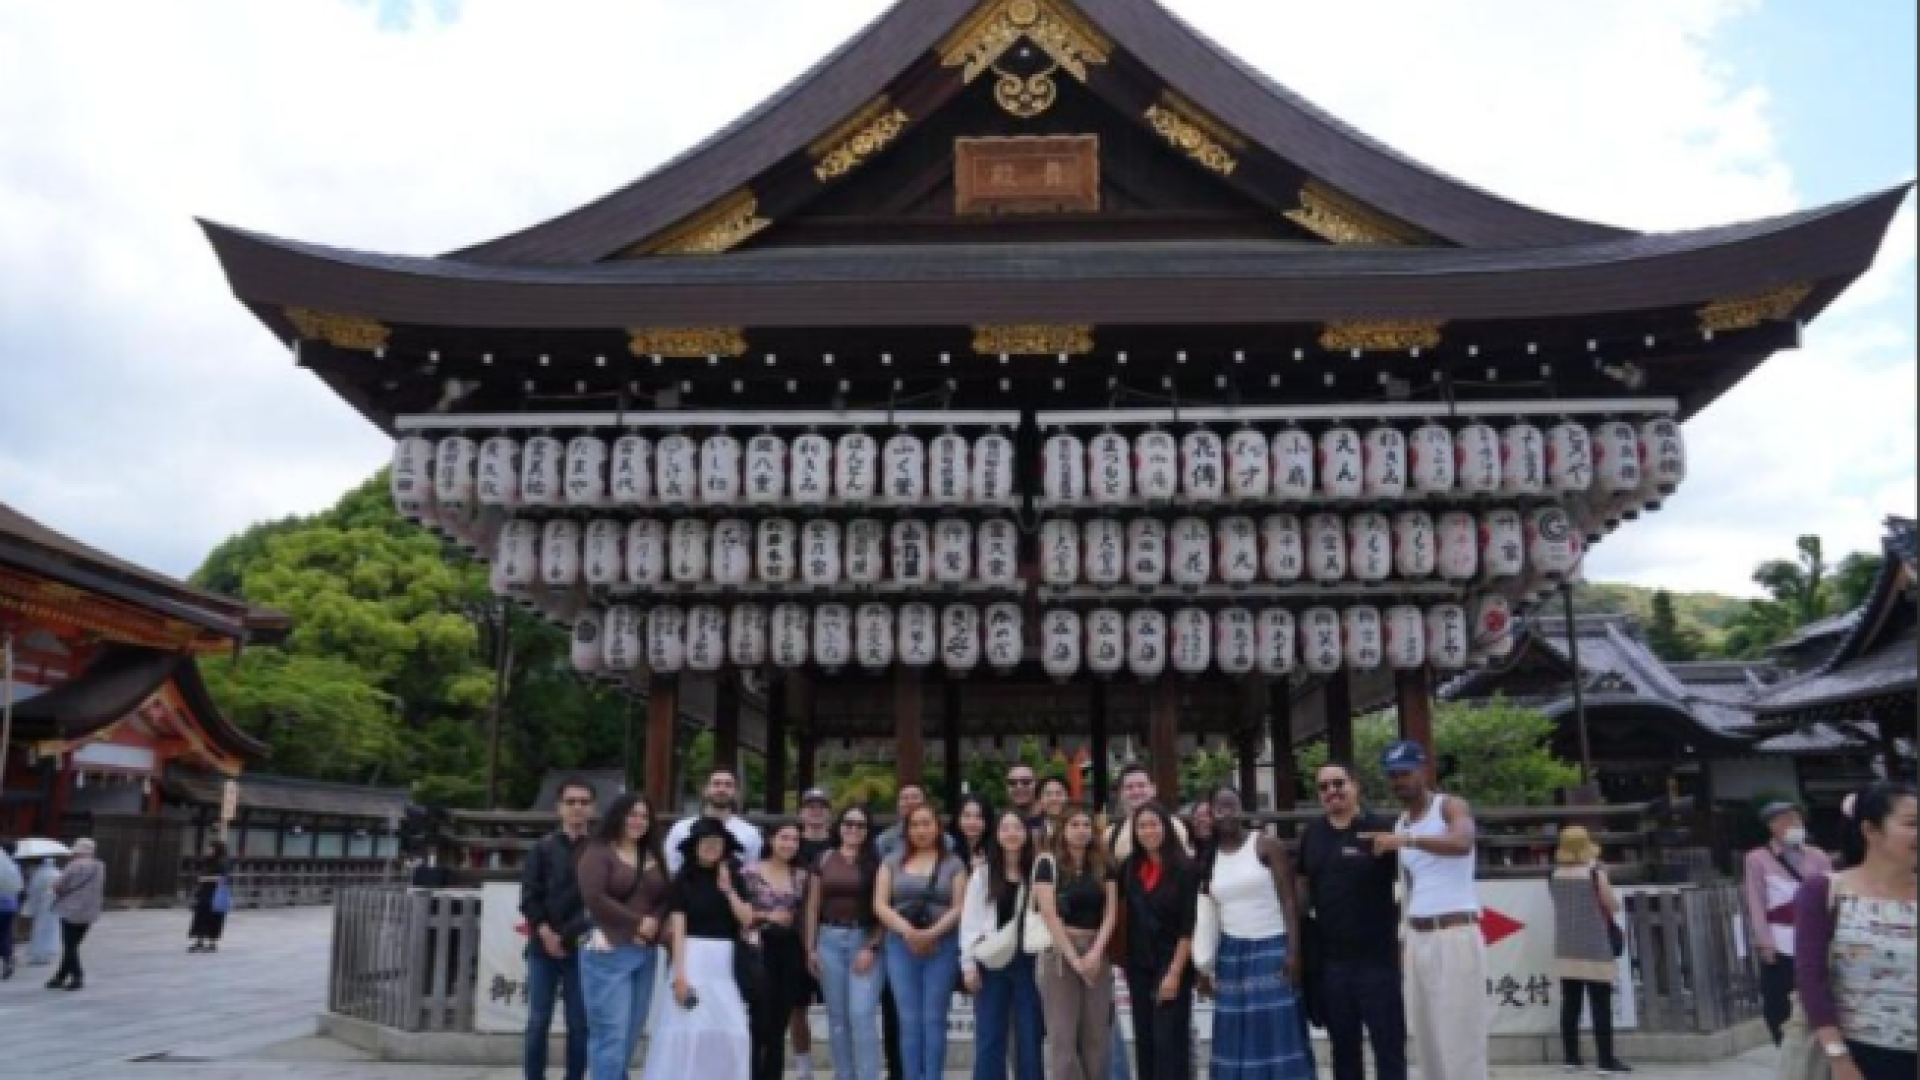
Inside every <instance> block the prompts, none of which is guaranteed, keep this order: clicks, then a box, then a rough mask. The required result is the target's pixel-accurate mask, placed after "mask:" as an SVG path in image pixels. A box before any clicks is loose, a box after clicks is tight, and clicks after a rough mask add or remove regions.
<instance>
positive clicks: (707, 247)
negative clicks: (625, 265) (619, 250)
mask: <svg viewBox="0 0 1920 1080" xmlns="http://www.w3.org/2000/svg"><path fill="white" fill-rule="evenodd" d="M772 224H773V221H772V220H771V219H770V218H763V217H761V216H760V200H759V199H757V198H755V197H754V194H753V192H751V191H746V190H742V191H737V192H735V193H733V194H732V195H729V196H727V197H726V198H724V199H721V200H720V201H719V202H717V203H714V204H713V206H711V207H710V208H708V209H706V210H704V211H702V212H701V213H699V214H697V215H695V216H693V217H691V218H688V219H687V221H686V222H685V223H684V224H682V225H679V226H677V227H675V228H674V229H673V230H671V231H669V232H667V233H666V234H664V235H663V236H662V237H661V238H660V239H658V240H651V241H648V242H647V243H646V244H644V245H642V246H641V248H640V249H639V251H638V252H636V253H637V254H647V255H718V254H719V253H721V252H723V251H731V250H733V249H734V248H737V247H739V246H740V245H741V244H744V243H746V242H747V241H748V240H750V239H752V238H753V236H754V235H755V234H757V233H759V232H760V230H762V229H765V228H766V227H767V226H769V225H772Z"/></svg>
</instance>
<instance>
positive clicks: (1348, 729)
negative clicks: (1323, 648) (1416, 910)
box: [1322, 668, 1353, 761]
mask: <svg viewBox="0 0 1920 1080" xmlns="http://www.w3.org/2000/svg"><path fill="white" fill-rule="evenodd" d="M1322 694H1323V695H1324V700H1325V701H1326V707H1327V756H1328V757H1331V758H1334V759H1336V760H1338V761H1352V760H1353V684H1352V683H1351V682H1349V681H1348V679H1347V672H1346V669H1344V668H1342V669H1341V670H1339V671H1336V672H1334V673H1333V674H1331V675H1328V676H1327V677H1326V681H1325V688H1324V689H1323V690H1322Z"/></svg>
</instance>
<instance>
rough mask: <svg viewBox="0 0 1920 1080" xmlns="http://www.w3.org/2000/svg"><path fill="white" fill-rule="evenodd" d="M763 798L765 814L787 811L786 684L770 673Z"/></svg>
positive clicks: (784, 680) (781, 677)
mask: <svg viewBox="0 0 1920 1080" xmlns="http://www.w3.org/2000/svg"><path fill="white" fill-rule="evenodd" d="M766 721H767V797H766V804H765V805H766V808H767V813H769V814H780V813H785V812H786V809H787V733H788V728H789V721H788V712H787V680H786V678H785V675H784V673H782V672H779V671H774V672H772V673H771V674H769V675H768V677H767V705H766Z"/></svg>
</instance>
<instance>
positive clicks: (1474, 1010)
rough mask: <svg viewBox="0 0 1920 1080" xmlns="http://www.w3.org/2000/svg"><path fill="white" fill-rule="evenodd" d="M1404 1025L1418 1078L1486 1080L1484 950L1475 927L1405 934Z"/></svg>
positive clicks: (1432, 1079)
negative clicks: (1409, 1031) (1416, 1062)
mask: <svg viewBox="0 0 1920 1080" xmlns="http://www.w3.org/2000/svg"><path fill="white" fill-rule="evenodd" d="M1406 958H1407V963H1406V999H1407V1026H1408V1027H1409V1028H1411V1029H1412V1031H1413V1049H1414V1054H1415V1056H1416V1057H1417V1058H1418V1059H1419V1062H1420V1076H1421V1078H1422V1080H1487V1029H1488V1027H1489V1024H1488V1016H1487V946H1486V940H1485V939H1484V938H1482V937H1481V936H1480V928H1479V927H1478V926H1473V925H1468V926H1455V927H1450V928H1448V929H1445V930H1430V931H1427V932H1425V933H1422V932H1420V931H1417V930H1413V929H1411V928H1409V929H1408V931H1407V953H1406Z"/></svg>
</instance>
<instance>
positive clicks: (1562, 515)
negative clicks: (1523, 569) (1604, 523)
mask: <svg viewBox="0 0 1920 1080" xmlns="http://www.w3.org/2000/svg"><path fill="white" fill-rule="evenodd" d="M1581 548H1582V544H1581V540H1580V533H1579V530H1577V529H1576V528H1575V527H1574V524H1573V518H1572V517H1571V516H1569V515H1568V514H1567V512H1566V511H1565V510H1563V509H1561V508H1560V507H1558V506H1542V507H1537V508H1536V509H1534V510H1533V511H1532V512H1531V513H1529V514H1528V515H1527V560H1528V561H1529V562H1531V563H1532V564H1533V567H1534V569H1535V570H1536V571H1538V572H1539V573H1541V574H1542V575H1544V576H1545V577H1546V579H1547V580H1549V581H1561V580H1564V579H1565V578H1566V576H1567V575H1568V574H1571V573H1573V570H1574V567H1576V566H1578V565H1579V564H1580V552H1581Z"/></svg>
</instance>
